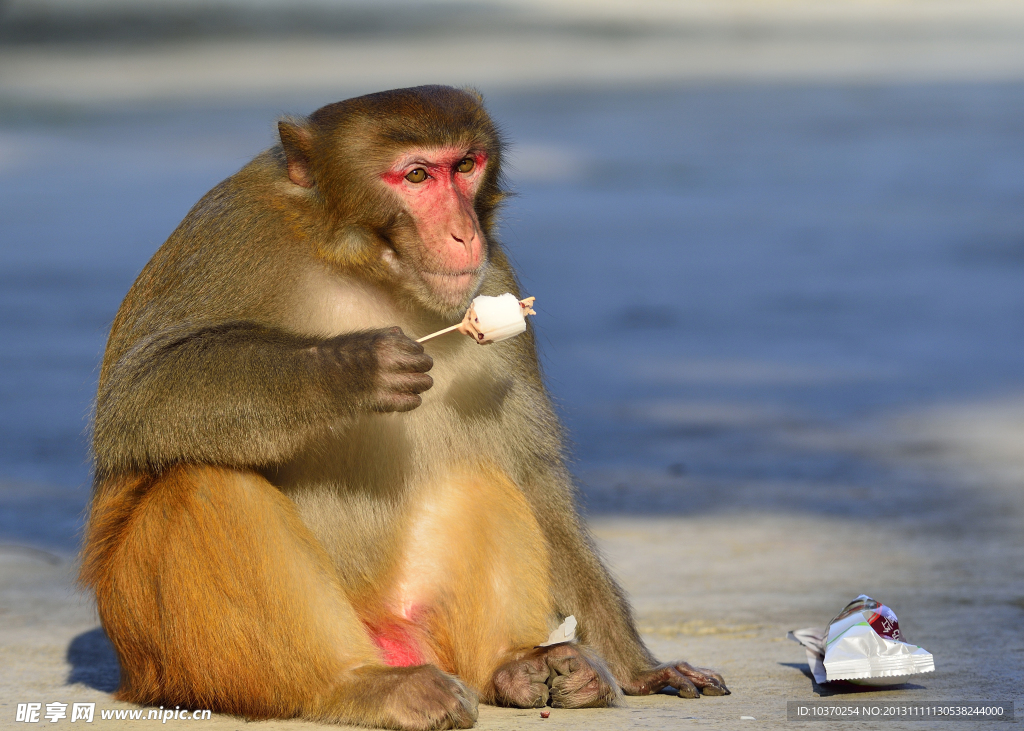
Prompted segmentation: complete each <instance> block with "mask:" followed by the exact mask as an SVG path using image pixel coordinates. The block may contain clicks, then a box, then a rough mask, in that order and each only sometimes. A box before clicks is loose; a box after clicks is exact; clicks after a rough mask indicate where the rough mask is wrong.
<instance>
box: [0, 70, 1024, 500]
mask: <svg viewBox="0 0 1024 731" xmlns="http://www.w3.org/2000/svg"><path fill="white" fill-rule="evenodd" d="M327 101H331V100H328V99H315V100H288V101H282V100H278V101H277V102H275V103H273V104H271V103H268V104H266V105H263V106H251V107H233V108H215V107H194V106H193V107H170V106H165V107H154V108H125V109H117V110H114V111H95V110H93V111H88V110H79V111H74V110H70V111H69V110H56V111H55V110H41V109H40V110H35V109H19V110H11V109H2V108H0V313H2V316H0V404H2V410H0V479H3V480H13V481H22V482H30V483H43V484H47V485H53V486H57V487H58V488H63V489H64V490H65V493H64V494H66V495H69V496H72V495H73V497H71V498H69V499H72V500H78V501H84V495H85V492H84V490H82V489H81V488H82V486H84V485H85V484H86V483H87V482H88V463H87V444H86V438H85V432H86V429H87V418H88V413H89V409H90V401H91V399H92V397H93V391H94V388H95V377H96V372H97V367H98V363H99V360H100V357H101V354H102V350H103V345H104V339H105V334H106V329H107V327H108V326H109V323H110V321H111V319H112V318H113V316H114V313H115V312H116V310H117V307H118V304H119V303H120V300H121V298H122V297H123V295H124V293H125V292H126V290H127V289H128V287H129V286H130V284H131V282H132V280H133V278H134V277H135V275H136V274H137V273H138V271H139V270H140V268H141V267H142V266H143V265H144V264H145V262H146V261H147V260H148V258H149V257H150V255H151V254H152V252H153V251H154V250H155V249H156V248H157V247H158V246H159V245H160V243H161V242H162V241H163V239H164V238H165V237H166V236H167V235H168V234H169V233H170V231H171V230H172V229H173V228H174V226H175V225H176V223H177V222H178V221H179V220H180V219H181V218H182V217H183V216H184V215H185V213H186V212H187V211H188V209H189V207H190V206H191V205H192V204H193V203H194V202H195V201H196V200H197V199H198V198H199V197H200V196H201V195H202V194H203V193H205V192H206V191H207V190H208V189H209V188H210V187H212V186H213V185H214V184H216V183H217V182H218V181H219V180H221V179H223V178H224V177H226V176H227V175H229V174H231V173H232V172H233V171H234V170H236V169H238V168H239V167H241V166H242V165H243V164H244V163H245V162H246V161H247V160H248V159H249V158H251V157H252V156H253V155H255V154H256V153H257V152H259V151H260V150H261V149H263V148H265V147H267V146H268V145H269V144H271V143H272V141H273V137H272V135H273V132H274V127H275V125H274V122H275V120H276V117H277V116H278V115H280V114H281V113H283V112H300V113H301V112H306V111H311V110H312V109H313V108H314V107H315V106H317V105H319V104H320V103H326V102H327ZM489 106H490V108H491V110H492V113H493V114H494V116H495V117H496V118H498V119H499V120H500V121H501V123H502V126H503V128H504V130H505V132H506V134H507V136H508V138H509V139H510V141H511V142H512V143H513V145H514V151H515V156H514V160H513V162H514V164H515V168H516V169H515V170H513V171H512V173H511V175H510V180H511V182H512V184H513V187H514V188H515V190H516V192H517V196H516V197H515V198H513V199H512V200H511V201H510V203H509V205H508V207H507V209H506V212H505V217H504V221H503V224H502V238H503V240H504V241H505V243H506V246H507V247H508V249H509V250H510V252H511V255H512V257H513V260H514V261H515V262H516V263H517V265H518V267H519V269H520V271H521V274H522V280H523V283H524V286H525V289H526V290H527V291H528V293H529V294H533V295H536V296H537V297H538V305H539V306H538V310H539V315H538V317H537V318H536V321H535V322H536V326H537V328H538V331H539V334H540V342H541V348H542V355H543V361H544V365H545V369H546V373H547V376H548V378H549V382H550V385H551V388H552V391H553V393H554V395H555V397H556V399H557V401H558V404H559V408H560V409H561V411H562V413H563V415H564V417H565V418H566V421H567V423H568V425H569V427H570V430H571V433H572V438H573V442H574V454H575V458H576V462H575V468H576V469H577V470H578V471H579V472H580V473H589V472H592V471H600V470H615V469H638V470H646V471H648V472H656V473H663V474H666V475H668V476H670V477H680V476H685V478H686V480H690V481H691V483H692V482H693V481H696V482H698V483H700V484H703V485H707V484H711V483H714V481H715V480H718V481H720V483H721V484H722V485H729V484H739V482H742V481H743V480H748V479H753V480H762V481H765V480H767V481H768V482H771V481H786V480H788V481H797V482H800V481H803V483H806V484H807V485H835V484H843V485H850V484H863V485H871V484H874V483H875V482H877V481H878V479H879V476H880V474H881V472H880V471H884V470H885V469H888V468H887V467H885V466H884V465H879V464H877V463H876V462H874V461H872V460H870V459H867V458H865V457H864V456H863V455H860V454H857V453H855V452H850V451H848V450H847V451H844V450H842V449H829V448H820V447H815V448H810V447H806V446H799V445H797V446H794V445H795V444H796V442H794V440H789V441H786V440H780V438H779V435H780V434H790V435H792V434H804V435H807V434H811V435H813V434H814V433H816V432H827V431H829V430H830V429H839V430H842V429H849V428H856V426H857V425H858V424H863V423H868V422H870V421H871V420H872V419H877V418H881V417H887V416H889V415H899V414H901V413H906V412H912V411H914V410H918V409H921V408H924V407H926V406H929V405H933V404H940V403H947V402H956V401H960V400H971V399H980V398H991V397H999V396H1000V395H1002V394H1014V393H1019V392H1021V391H1024V347H1022V342H1024V337H1022V336H1024V175H1022V174H1021V171H1022V170H1024V86H1021V85H1019V84H987V85H984V84H973V85H967V84H965V85H953V84H934V85H917V86H887V87H870V86H843V87H813V86H797V85H790V86H787V85H747V86H744V85H736V86H725V87H689V88H649V89H623V90H603V91H597V90H594V91H568V90H560V91H549V92H529V93H527V92H523V93H504V94H494V95H490V97H489ZM797 441H799V440H797ZM805 441H806V440H805ZM709 481H710V483H709ZM686 484H690V483H686V482H685V480H684V481H683V482H681V483H680V486H679V493H678V494H679V495H685V494H686V489H687V488H686ZM620 488H621V486H620ZM590 490H591V492H590V493H589V494H588V497H589V499H590V502H591V505H592V507H594V508H595V509H602V508H608V509H619V508H623V507H624V503H623V502H622V501H619V502H616V498H615V493H614V490H612V492H608V491H607V490H605V489H604V488H602V487H601V486H599V485H595V486H592V487H591V488H590ZM691 497H692V496H691ZM680 499H682V498H680ZM686 499H689V498H686ZM823 499H824V498H823ZM672 501H673V498H671V496H670V497H668V498H663V502H664V504H663V505H662V506H661V507H660V508H659V509H674V508H680V506H679V505H676V504H674V503H673V502H672ZM680 509H681V508H680Z"/></svg>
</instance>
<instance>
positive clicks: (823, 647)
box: [787, 594, 935, 685]
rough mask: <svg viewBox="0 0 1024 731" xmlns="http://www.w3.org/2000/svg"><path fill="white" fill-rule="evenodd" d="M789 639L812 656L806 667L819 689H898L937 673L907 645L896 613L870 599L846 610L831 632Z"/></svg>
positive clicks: (806, 632)
mask: <svg viewBox="0 0 1024 731" xmlns="http://www.w3.org/2000/svg"><path fill="white" fill-rule="evenodd" d="M787 637H789V639H791V640H795V641H796V642H799V643H800V644H801V645H803V646H804V649H805V650H807V664H808V665H810V668H811V673H812V674H813V675H814V680H815V682H817V683H819V684H823V683H828V682H831V681H834V680H845V681H848V682H850V683H857V684H859V685H897V684H899V683H905V682H906V681H907V680H908V679H909V678H910V676H912V675H917V674H919V673H930V672H932V671H933V670H935V661H934V659H933V658H932V655H931V653H930V652H927V651H926V650H924V649H923V648H920V647H918V646H917V645H911V644H910V643H907V642H904V641H903V634H902V632H900V624H899V621H898V620H897V619H896V615H895V614H894V613H893V611H892V610H891V609H889V607H887V606H885V605H884V604H879V603H878V602H876V601H875V600H874V599H872V598H871V597H869V596H867V595H865V594H861V595H860V596H859V597H857V598H856V599H854V600H853V601H852V602H850V603H849V604H847V605H846V607H845V608H844V609H843V611H841V612H840V613H839V615H838V616H837V617H836V618H835V619H833V620H832V621H831V622H829V623H828V629H824V630H823V629H818V628H815V627H810V628H808V629H797V630H793V631H792V632H790V633H789V634H788V635H787Z"/></svg>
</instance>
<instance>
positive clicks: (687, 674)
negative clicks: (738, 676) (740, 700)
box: [622, 662, 729, 698]
mask: <svg viewBox="0 0 1024 731" xmlns="http://www.w3.org/2000/svg"><path fill="white" fill-rule="evenodd" d="M664 688H675V689H676V690H677V691H678V692H679V697H680V698H699V697H700V694H701V693H703V694H704V695H729V689H728V688H726V687H725V680H724V679H723V678H722V676H721V675H719V674H718V673H716V672H715V671H714V670H708V669H707V668H695V667H693V666H692V665H690V664H689V663H685V662H667V663H665V664H663V665H659V666H658V667H656V668H653V669H651V670H647V671H645V672H642V673H640V674H639V675H637V676H636V677H634V678H633V679H632V680H630V681H629V682H628V683H625V684H624V685H623V686H622V689H623V690H624V691H625V692H626V695H650V694H651V693H657V692H658V691H660V690H662V689H664Z"/></svg>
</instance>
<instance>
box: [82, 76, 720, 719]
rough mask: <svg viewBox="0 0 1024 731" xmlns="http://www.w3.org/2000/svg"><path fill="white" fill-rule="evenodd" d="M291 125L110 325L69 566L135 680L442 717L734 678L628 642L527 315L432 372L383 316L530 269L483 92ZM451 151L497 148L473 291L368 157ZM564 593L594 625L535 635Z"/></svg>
mask: <svg viewBox="0 0 1024 731" xmlns="http://www.w3.org/2000/svg"><path fill="white" fill-rule="evenodd" d="M280 129H281V138H282V146H278V147H275V148H272V149H271V150H269V151H267V152H265V153H263V154H261V155H259V156H258V157H257V158H256V159H255V160H253V162H252V163H250V164H249V165H247V166H246V167H245V168H243V169H242V170H241V171H240V172H238V173H237V174H236V175H234V176H232V177H231V178H229V179H228V180H226V181H224V182H223V183H221V184H220V185H218V186H217V187H216V188H214V189H213V190H212V191H211V192H210V193H209V194H208V195H207V196H205V197H204V198H203V199H202V200H201V201H200V202H199V203H198V204H197V205H196V206H195V207H194V208H193V209H192V211H191V212H190V213H189V214H188V216H187V217H186V218H185V220H184V221H183V222H182V223H181V225H180V226H179V227H178V229H177V230H176V231H175V232H174V233H173V234H172V235H171V237H170V238H169V239H168V241H167V243H165V244H164V246H163V247H161V249H160V250H159V251H158V252H157V253H156V255H155V256H154V257H153V259H152V261H150V263H149V264H148V265H147V266H146V268H145V269H144V270H143V272H142V273H141V274H140V276H139V278H138V280H137V281H136V283H135V285H134V286H133V287H132V289H131V291H130V292H129V293H128V296H127V297H126V299H125V302H124V304H123V305H122V307H121V310H120V312H119V313H118V315H117V318H116V320H115V321H114V325H113V327H112V330H111V334H110V339H109V342H108V346H107V353H106V356H105V358H104V362H103V367H102V371H101V374H100V386H99V393H98V396H97V405H96V418H95V428H94V441H93V447H94V454H95V486H94V497H93V503H92V509H91V515H90V520H89V525H88V530H87V534H86V539H85V545H84V550H83V564H82V574H81V578H82V581H83V583H84V584H85V585H87V586H89V587H91V588H92V589H94V590H95V592H96V598H97V604H98V608H99V612H100V617H101V619H102V622H103V626H104V627H105V629H106V631H107V633H108V635H109V637H110V639H111V641H112V642H113V644H114V647H115V648H116V650H117V654H118V657H119V659H120V662H121V672H122V675H121V686H120V688H119V690H118V697H119V698H121V699H123V700H128V701H134V702H138V703H145V704H156V703H162V704H163V705H183V706H189V707H193V708H213V709H216V710H219V711H223V712H227V713H234V714H239V715H242V716H247V717H252V718H267V717H289V716H303V717H307V718H311V719H321V720H328V721H339V722H349V723H359V724H364V725H371V726H386V727H393V728H446V727H468V726H469V725H472V723H473V721H474V720H475V718H476V698H477V696H479V697H480V698H482V699H483V700H484V701H486V702H494V703H503V704H508V705H525V706H530V705H538V704H543V703H544V702H545V701H548V700H549V699H550V700H551V701H552V702H554V703H556V704H558V705H563V706H566V707H572V706H579V705H603V704H607V703H609V702H611V701H613V700H614V698H615V695H616V693H618V687H617V686H621V687H622V688H623V689H625V690H626V692H630V693H646V692H652V691H654V690H657V689H659V688H661V687H665V686H666V685H671V686H673V687H676V688H679V689H680V693H681V694H688V695H695V694H696V688H695V686H694V684H696V686H697V687H700V688H703V689H704V690H705V692H706V693H709V694H720V693H722V692H727V691H726V690H725V686H724V684H723V683H722V682H721V678H720V677H719V676H717V675H715V674H713V673H710V672H709V671H699V670H693V669H691V668H689V666H686V665H685V664H682V663H674V664H670V665H664V666H658V667H656V665H657V663H656V661H655V660H654V659H653V658H652V656H651V655H650V653H649V652H648V651H647V649H646V648H645V647H644V645H643V643H642V642H641V640H640V638H639V636H638V634H637V631H636V629H635V627H634V625H633V621H632V619H631V616H630V611H629V608H628V605H627V604H626V602H625V600H624V598H623V596H622V593H621V591H620V590H619V588H618V587H617V586H616V584H615V583H614V581H613V580H612V579H611V578H610V577H609V575H608V573H607V571H606V570H605V568H604V567H603V566H602V564H601V562H600V560H599V559H598V558H597V556H596V554H595V552H594V550H593V548H592V546H591V543H590V540H589V538H588V536H587V533H586V530H585V528H584V527H583V526H582V524H581V522H580V520H579V518H578V516H577V513H576V510H575V506H574V489H573V486H572V483H571V480H570V477H569V475H568V474H567V471H566V469H565V467H564V464H563V458H562V440H561V435H560V428H559V425H558V422H557V420H556V418H555V416H554V415H553V413H552V410H551V406H550V403H549V401H548V398H547V395H546V393H545V391H544V388H543V385H542V383H541V378H540V374H539V369H538V365H537V359H536V354H535V349H534V342H533V337H532V333H531V332H528V333H526V334H524V335H523V336H520V337H518V338H515V339H513V340H509V341H505V342H503V343H500V344H498V345H494V346H489V347H481V346H478V345H476V344H474V343H473V342H471V341H469V339H467V338H464V337H459V336H457V335H452V336H447V337H446V338H442V339H438V340H437V341H433V342H432V343H431V344H430V345H429V346H428V347H429V349H430V354H431V356H432V357H433V367H432V368H431V358H429V357H427V355H426V354H424V353H423V348H422V347H421V346H418V345H417V344H415V343H413V342H412V341H411V340H409V338H408V337H406V335H405V334H404V333H403V332H402V331H399V330H397V328H394V326H396V325H397V326H400V327H401V328H403V330H404V331H405V332H408V333H414V334H415V335H414V337H415V336H416V335H422V334H426V333H428V332H432V331H434V330H436V329H439V328H440V327H441V326H444V325H448V324H450V322H451V321H452V320H454V319H457V318H458V317H459V316H461V313H462V310H463V309H464V308H465V305H466V304H468V300H469V298H471V296H473V295H474V294H475V293H476V292H477V291H479V292H481V293H484V294H500V293H502V292H505V291H512V292H517V291H518V288H517V285H516V281H515V277H514V274H513V272H512V270H511V269H510V267H509V265H508V262H507V260H506V258H505V256H504V254H503V252H502V250H501V247H500V246H499V244H498V243H497V241H496V240H495V238H494V235H493V230H492V229H493V225H494V218H495V214H496V210H497V207H498V205H499V203H500V200H501V197H502V190H501V181H500V161H501V140H500V138H499V135H498V133H497V131H496V130H495V128H494V126H493V124H492V123H491V121H490V119H489V117H488V116H487V114H486V112H485V111H484V110H483V107H482V106H481V103H480V100H479V97H478V96H476V95H474V94H471V93H467V92H463V91H458V90H455V89H450V88H447V87H420V88H417V89H409V90H398V91H393V92H384V93H382V94H376V95H370V96H368V97H360V98H358V99H354V100H349V101H347V102H341V103H338V104H334V105H331V106H328V107H325V108H323V109H321V110H319V111H317V112H315V113H314V114H313V115H311V116H310V118H309V119H307V120H289V121H285V122H282V123H281V126H280ZM436 148H445V149H447V148H452V149H456V150H460V149H464V150H476V151H480V152H481V154H482V155H484V156H485V157H481V158H480V159H481V160H484V159H485V158H486V168H485V170H484V172H483V173H482V175H483V177H482V178H481V179H480V180H479V184H478V187H476V188H475V189H474V190H475V191H476V192H475V197H474V199H473V213H474V214H475V216H476V219H477V220H478V221H479V226H480V229H481V230H482V233H483V235H484V238H485V239H486V244H485V252H484V255H485V263H484V265H483V266H482V267H481V268H480V275H479V277H480V278H479V280H478V281H477V283H476V286H474V287H473V288H472V291H469V292H468V293H467V295H466V297H465V298H464V299H465V301H464V302H459V303H453V302H451V301H445V300H444V298H443V297H442V295H441V294H439V293H438V291H435V290H432V289H431V288H430V287H429V286H427V285H426V284H424V281H426V275H420V274H419V272H423V271H427V270H428V269H429V268H430V267H432V266H435V265H436V260H432V259H430V256H431V254H430V252H429V249H428V247H427V246H425V244H424V242H423V241H422V240H421V238H420V232H422V231H423V230H424V229H423V227H422V222H421V221H419V220H417V219H415V217H414V216H412V215H411V214H410V213H409V211H408V210H407V209H406V208H404V207H403V205H402V203H401V201H400V200H399V199H398V198H396V196H394V195H391V194H390V193H389V191H388V189H387V188H386V186H384V185H383V184H380V183H379V182H378V176H379V175H381V173H382V172H383V171H385V170H387V169H388V166H389V165H392V163H393V160H394V158H395V155H396V154H398V153H400V152H401V151H403V150H407V149H426V150H431V149H436ZM456 240H457V241H458V240H459V239H456ZM449 243H450V242H449ZM389 257H390V258H389ZM428 369H430V376H427V375H425V371H426V370H428ZM431 377H432V378H433V390H432V391H431V392H430V393H428V394H426V395H424V396H423V397H422V399H421V397H420V396H419V393H421V392H422V391H424V390H426V389H427V388H430V384H431V380H430V379H431ZM421 400H422V405H420V404H421ZM570 614H575V615H576V617H577V618H578V620H579V622H580V628H581V630H582V639H583V641H584V642H585V643H586V646H587V647H588V648H590V649H577V648H574V647H571V646H562V647H561V648H555V649H554V650H534V649H533V648H534V646H535V645H537V644H538V643H539V642H541V641H543V640H544V639H546V637H547V634H548V632H549V631H550V630H551V629H553V628H554V626H556V625H557V624H558V623H559V622H560V621H561V620H562V619H563V618H564V617H565V616H567V615H570ZM389 652H393V653H397V654H395V655H394V657H406V660H405V661H403V662H399V663H397V664H402V665H405V664H408V663H409V662H410V661H415V662H416V663H419V664H418V665H417V666H415V667H390V666H388V665H387V664H385V660H387V659H389V657H391V656H389V654H388V653H389ZM403 653H405V655H403ZM394 657H391V659H392V660H394ZM408 658H413V660H409V659H408ZM602 659H603V662H602ZM604 663H606V664H607V669H605V666H604ZM687 677H688V678H689V680H687ZM690 681H693V682H692V683H691V682H690Z"/></svg>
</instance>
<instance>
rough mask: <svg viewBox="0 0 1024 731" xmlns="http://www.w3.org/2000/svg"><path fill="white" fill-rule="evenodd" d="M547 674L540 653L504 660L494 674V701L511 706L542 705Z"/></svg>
mask: <svg viewBox="0 0 1024 731" xmlns="http://www.w3.org/2000/svg"><path fill="white" fill-rule="evenodd" d="M549 675H550V670H548V666H547V663H546V662H545V661H544V654H543V652H536V651H535V652H531V653H530V654H528V655H526V656H525V657H522V658H520V659H518V660H512V661H511V662H507V663H505V664H504V665H502V666H501V667H500V668H498V669H497V671H495V673H494V680H493V682H494V702H495V703H496V704H497V705H501V706H511V707H512V708H543V707H544V706H546V705H547V703H548V698H549V697H550V692H549V690H548V677H549Z"/></svg>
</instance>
